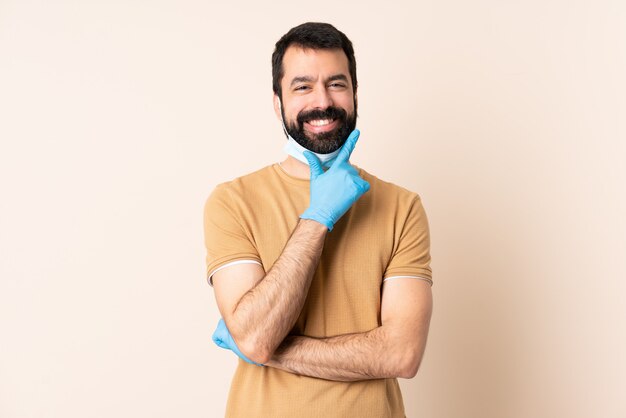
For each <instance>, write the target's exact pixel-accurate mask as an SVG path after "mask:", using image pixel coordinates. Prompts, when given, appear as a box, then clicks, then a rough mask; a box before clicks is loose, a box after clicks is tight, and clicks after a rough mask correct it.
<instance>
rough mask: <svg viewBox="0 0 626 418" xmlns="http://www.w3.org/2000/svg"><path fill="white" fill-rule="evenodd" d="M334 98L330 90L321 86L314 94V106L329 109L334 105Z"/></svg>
mask: <svg viewBox="0 0 626 418" xmlns="http://www.w3.org/2000/svg"><path fill="white" fill-rule="evenodd" d="M332 104H333V99H332V97H331V95H330V94H329V92H328V90H326V88H325V87H320V88H318V89H316V92H315V94H314V96H313V103H312V105H313V107H314V108H316V109H327V108H328V107H330V106H332Z"/></svg>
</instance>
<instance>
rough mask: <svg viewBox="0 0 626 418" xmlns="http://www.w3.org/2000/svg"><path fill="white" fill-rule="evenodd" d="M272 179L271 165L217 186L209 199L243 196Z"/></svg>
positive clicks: (273, 173)
mask: <svg viewBox="0 0 626 418" xmlns="http://www.w3.org/2000/svg"><path fill="white" fill-rule="evenodd" d="M273 177H275V170H274V168H273V166H272V165H268V166H266V167H263V168H261V169H259V170H256V171H253V172H251V173H248V174H244V175H242V176H239V177H236V178H234V179H232V180H228V181H225V182H222V183H219V184H217V186H215V188H214V189H213V191H212V192H211V194H210V196H209V199H214V198H221V199H226V198H229V196H230V198H234V197H236V196H243V195H245V194H247V193H251V192H253V191H254V190H257V189H258V188H259V187H262V186H263V185H267V184H269V183H271V182H272V178H273Z"/></svg>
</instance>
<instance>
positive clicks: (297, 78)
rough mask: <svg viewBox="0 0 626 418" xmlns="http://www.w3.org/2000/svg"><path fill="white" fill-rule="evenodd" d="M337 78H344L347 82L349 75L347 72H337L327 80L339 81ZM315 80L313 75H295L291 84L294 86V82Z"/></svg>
mask: <svg viewBox="0 0 626 418" xmlns="http://www.w3.org/2000/svg"><path fill="white" fill-rule="evenodd" d="M337 80H342V81H345V82H346V83H347V82H348V77H346V75H345V74H335V75H332V76H330V77H328V80H327V81H337ZM313 81H314V80H313V77H309V76H301V77H295V78H294V79H293V80H291V84H290V86H293V85H294V84H297V83H311V82H313Z"/></svg>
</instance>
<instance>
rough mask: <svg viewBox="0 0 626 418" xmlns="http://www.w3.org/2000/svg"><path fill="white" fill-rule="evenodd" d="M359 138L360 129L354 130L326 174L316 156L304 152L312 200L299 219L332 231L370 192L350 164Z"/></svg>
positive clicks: (366, 184)
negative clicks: (315, 223) (366, 193)
mask: <svg viewBox="0 0 626 418" xmlns="http://www.w3.org/2000/svg"><path fill="white" fill-rule="evenodd" d="M359 135H360V132H359V131H358V130H357V129H355V130H354V131H352V133H351V134H350V136H349V137H348V139H347V140H346V142H345V143H344V144H343V146H342V147H341V150H340V151H339V154H337V158H336V159H335V162H333V164H332V165H331V166H330V168H329V169H328V171H326V172H324V170H323V168H322V164H321V163H320V160H319V159H318V158H317V157H316V156H315V154H313V153H312V152H309V151H305V152H304V157H305V158H306V159H307V161H308V162H309V166H310V168H311V200H310V203H309V207H308V208H307V210H305V211H304V213H303V214H302V215H300V218H302V219H312V220H314V221H317V222H319V223H321V224H323V225H326V226H327V227H328V230H329V231H332V230H333V226H334V225H335V223H337V221H338V220H339V218H341V217H342V216H343V215H344V214H345V213H346V212H347V211H348V209H350V207H351V206H352V205H353V204H354V202H356V201H357V200H358V199H359V198H360V197H361V196H362V195H363V194H364V193H365V192H367V191H368V190H369V189H370V185H369V183H368V182H367V181H365V180H363V179H362V178H361V177H359V173H358V172H357V171H356V169H355V168H354V167H352V166H351V165H350V163H349V161H348V160H349V159H350V155H351V154H352V151H353V150H354V146H355V145H356V141H357V140H358V139H359Z"/></svg>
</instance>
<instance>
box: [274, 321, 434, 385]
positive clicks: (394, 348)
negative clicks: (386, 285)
mask: <svg viewBox="0 0 626 418" xmlns="http://www.w3.org/2000/svg"><path fill="white" fill-rule="evenodd" d="M390 334H391V332H390V331H389V330H388V329H387V328H385V327H383V326H381V327H378V328H375V329H373V330H371V331H368V332H364V333H358V334H346V335H339V336H336V337H330V338H319V339H318V338H311V337H301V336H294V337H287V338H286V339H285V341H284V342H283V343H282V344H281V345H280V346H279V347H278V349H277V350H276V352H275V353H274V356H273V357H272V359H271V361H269V362H268V363H266V365H267V366H271V367H276V368H279V369H282V370H285V371H288V372H291V373H295V374H299V375H304V376H310V377H317V378H321V379H328V380H337V381H355V380H367V379H382V378H394V377H407V378H410V377H413V376H414V375H415V372H417V370H415V371H413V367H412V366H411V364H413V363H414V360H415V355H416V354H419V356H420V358H421V353H416V352H415V350H414V347H407V346H402V345H398V344H395V345H394V344H391V343H390V342H391V341H392V339H393V336H392V335H390ZM422 352H423V351H422Z"/></svg>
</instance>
